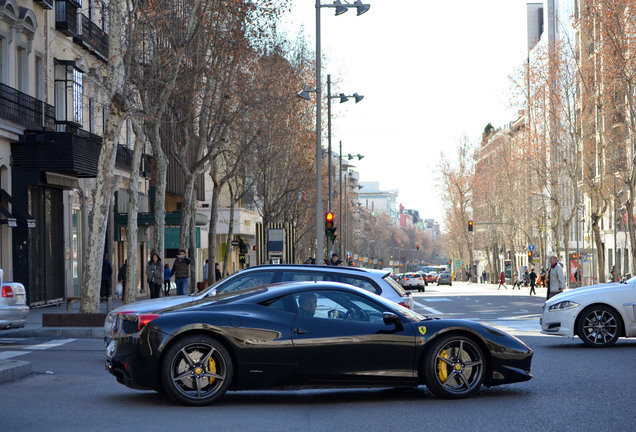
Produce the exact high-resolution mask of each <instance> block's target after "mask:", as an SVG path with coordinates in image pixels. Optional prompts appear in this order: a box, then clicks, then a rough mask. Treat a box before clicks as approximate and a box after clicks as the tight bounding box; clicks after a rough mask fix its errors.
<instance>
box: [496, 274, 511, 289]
mask: <svg viewBox="0 0 636 432" xmlns="http://www.w3.org/2000/svg"><path fill="white" fill-rule="evenodd" d="M502 285H503V287H504V288H505V289H508V287H507V286H506V278H505V277H504V273H503V272H501V273H499V286H498V287H497V289H500V288H501V286H502Z"/></svg>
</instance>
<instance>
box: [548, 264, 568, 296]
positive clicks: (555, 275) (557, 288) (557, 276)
mask: <svg viewBox="0 0 636 432" xmlns="http://www.w3.org/2000/svg"><path fill="white" fill-rule="evenodd" d="M546 282H547V283H546V286H547V287H548V295H547V299H549V298H550V297H554V296H555V295H557V294H559V293H562V292H563V290H564V289H565V274H564V273H563V267H561V264H559V260H558V259H557V257H555V256H554V255H552V256H551V257H550V268H549V269H548V274H547V280H546Z"/></svg>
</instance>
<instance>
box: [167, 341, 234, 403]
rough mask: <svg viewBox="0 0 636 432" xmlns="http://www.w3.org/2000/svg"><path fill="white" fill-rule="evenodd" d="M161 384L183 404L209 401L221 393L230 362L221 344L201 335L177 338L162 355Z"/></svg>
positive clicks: (231, 369) (228, 380) (228, 379)
mask: <svg viewBox="0 0 636 432" xmlns="http://www.w3.org/2000/svg"><path fill="white" fill-rule="evenodd" d="M160 367H161V370H160V377H161V384H162V387H163V388H164V389H165V391H166V393H167V394H168V395H169V396H170V397H171V398H173V399H174V400H176V401H178V402H181V403H183V404H185V405H192V406H202V405H209V404H211V403H212V402H214V401H215V400H217V399H219V398H220V397H221V396H223V395H224V394H225V392H226V391H227V389H228V387H229V386H230V384H231V383H232V376H233V374H234V366H233V365H232V359H231V357H230V354H229V353H228V352H227V350H226V349H225V347H224V346H223V345H222V344H221V343H219V342H218V341H217V340H216V339H214V338H212V337H209V336H205V335H192V336H186V337H184V338H182V339H179V340H178V341H176V342H175V343H174V344H172V345H171V346H170V347H169V348H168V350H167V351H166V352H165V353H164V354H163V356H162V362H161V366H160Z"/></svg>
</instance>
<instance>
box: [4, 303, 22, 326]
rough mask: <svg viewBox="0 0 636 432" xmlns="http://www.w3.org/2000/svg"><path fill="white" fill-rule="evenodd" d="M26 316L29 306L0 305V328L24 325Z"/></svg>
mask: <svg viewBox="0 0 636 432" xmlns="http://www.w3.org/2000/svg"><path fill="white" fill-rule="evenodd" d="M27 316H29V307H28V306H26V305H21V306H0V328H7V327H14V328H15V327H24V325H25V324H26V320H27Z"/></svg>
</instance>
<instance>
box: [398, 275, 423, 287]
mask: <svg viewBox="0 0 636 432" xmlns="http://www.w3.org/2000/svg"><path fill="white" fill-rule="evenodd" d="M402 287H404V289H411V288H417V291H418V292H424V291H426V281H424V277H422V275H421V274H420V273H404V278H403V279H402Z"/></svg>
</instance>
